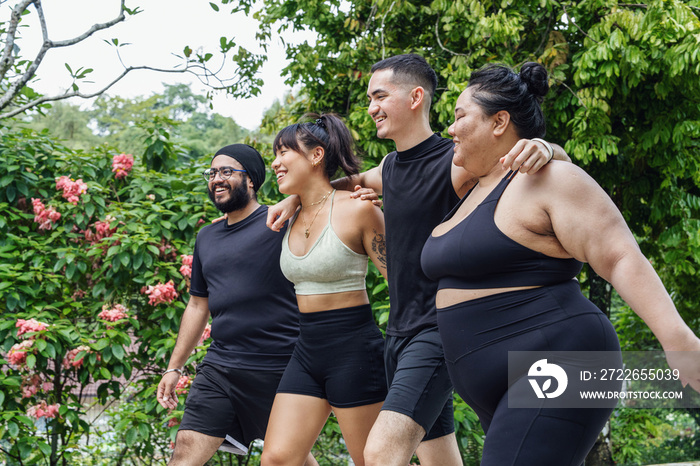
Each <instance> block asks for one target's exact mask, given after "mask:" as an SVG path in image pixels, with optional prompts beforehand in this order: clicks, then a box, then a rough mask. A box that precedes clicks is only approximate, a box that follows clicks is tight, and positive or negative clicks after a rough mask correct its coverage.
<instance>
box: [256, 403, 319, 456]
mask: <svg viewBox="0 0 700 466" xmlns="http://www.w3.org/2000/svg"><path fill="white" fill-rule="evenodd" d="M330 412H331V407H330V405H329V404H328V402H327V401H326V400H324V399H321V398H316V397H313V396H307V395H297V394H292V393H278V394H277V396H275V402H274V403H273V405H272V413H270V421H269V422H268V425H267V432H266V433H265V444H264V446H263V457H264V458H266V459H268V461H267V462H269V463H270V464H277V463H278V461H277V459H279V458H284V459H285V462H287V464H303V463H304V459H305V458H307V456H308V454H309V452H310V451H311V448H312V447H313V444H314V442H315V441H316V438H317V437H318V436H319V434H320V433H321V429H322V428H323V426H324V424H325V423H326V420H327V419H328V415H329V414H330ZM272 458H275V459H276V460H274V461H273V460H272Z"/></svg>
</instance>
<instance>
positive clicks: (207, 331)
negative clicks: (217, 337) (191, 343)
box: [199, 324, 211, 345]
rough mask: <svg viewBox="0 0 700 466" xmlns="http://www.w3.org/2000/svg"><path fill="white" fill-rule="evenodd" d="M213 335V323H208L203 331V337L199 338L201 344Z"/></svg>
mask: <svg viewBox="0 0 700 466" xmlns="http://www.w3.org/2000/svg"><path fill="white" fill-rule="evenodd" d="M210 337H211V324H207V326H206V327H204V331H203V332H202V337H201V338H200V339H199V344H200V345H201V344H202V343H204V341H205V340H207V339H208V338H210Z"/></svg>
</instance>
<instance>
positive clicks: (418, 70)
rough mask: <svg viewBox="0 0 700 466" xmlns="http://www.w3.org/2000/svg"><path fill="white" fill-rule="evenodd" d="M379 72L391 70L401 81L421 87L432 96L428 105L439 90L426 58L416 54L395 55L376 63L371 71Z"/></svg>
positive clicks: (435, 76)
mask: <svg viewBox="0 0 700 466" xmlns="http://www.w3.org/2000/svg"><path fill="white" fill-rule="evenodd" d="M379 70H391V71H393V72H394V76H395V77H396V78H397V79H398V80H399V81H402V82H404V83H407V84H411V85H418V86H421V87H422V88H423V89H425V92H427V93H428V95H430V99H429V100H428V103H431V102H432V100H433V97H434V96H435V89H436V88H437V75H436V74H435V71H434V70H433V69H432V68H431V67H430V65H428V62H427V61H425V58H423V57H421V56H420V55H417V54H415V53H407V54H404V55H394V56H393V57H389V58H386V59H384V60H382V61H380V62H377V63H375V64H374V65H372V69H371V70H370V71H371V72H372V73H374V72H375V71H379Z"/></svg>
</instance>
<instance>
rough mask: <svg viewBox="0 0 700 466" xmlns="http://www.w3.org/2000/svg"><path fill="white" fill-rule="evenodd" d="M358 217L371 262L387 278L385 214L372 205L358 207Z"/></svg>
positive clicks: (363, 241)
mask: <svg viewBox="0 0 700 466" xmlns="http://www.w3.org/2000/svg"><path fill="white" fill-rule="evenodd" d="M357 209H358V216H357V218H358V219H359V221H360V222H362V245H363V246H364V248H365V251H366V252H367V255H368V256H369V258H370V260H371V261H372V262H373V263H374V265H375V266H376V267H377V269H378V270H379V272H380V273H381V274H382V276H383V277H384V278H386V239H385V236H384V213H383V212H382V210H381V209H380V208H379V207H376V206H374V205H372V204H370V203H365V202H363V203H361V204H360V205H359V206H357Z"/></svg>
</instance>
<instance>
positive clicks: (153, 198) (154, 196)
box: [146, 194, 156, 201]
mask: <svg viewBox="0 0 700 466" xmlns="http://www.w3.org/2000/svg"><path fill="white" fill-rule="evenodd" d="M146 197H147V198H149V199H150V200H152V201H155V200H156V195H155V194H147V195H146Z"/></svg>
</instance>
